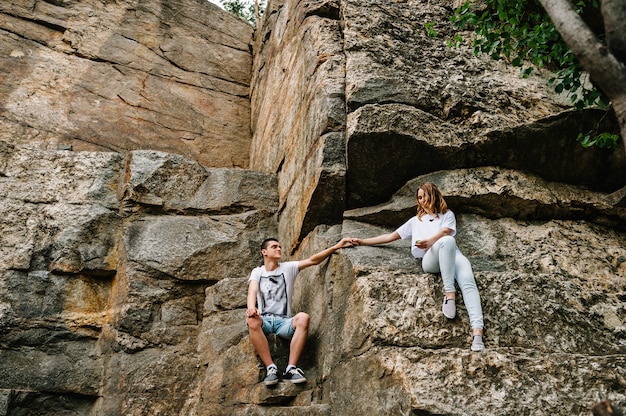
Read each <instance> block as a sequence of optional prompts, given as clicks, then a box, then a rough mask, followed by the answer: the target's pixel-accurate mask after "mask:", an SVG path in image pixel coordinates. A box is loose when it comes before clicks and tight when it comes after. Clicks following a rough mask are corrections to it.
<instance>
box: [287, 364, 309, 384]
mask: <svg viewBox="0 0 626 416" xmlns="http://www.w3.org/2000/svg"><path fill="white" fill-rule="evenodd" d="M283 380H285V381H290V382H292V383H293V384H300V383H304V382H305V381H306V378H305V377H304V373H303V372H302V370H300V369H299V368H297V367H295V368H292V369H291V370H289V371H287V372H286V373H285V374H283Z"/></svg>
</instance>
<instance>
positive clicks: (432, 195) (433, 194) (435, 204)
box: [415, 182, 448, 219]
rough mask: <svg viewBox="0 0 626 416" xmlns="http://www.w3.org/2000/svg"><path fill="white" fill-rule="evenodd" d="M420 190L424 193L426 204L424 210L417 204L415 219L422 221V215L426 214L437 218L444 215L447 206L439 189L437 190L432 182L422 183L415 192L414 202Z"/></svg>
mask: <svg viewBox="0 0 626 416" xmlns="http://www.w3.org/2000/svg"><path fill="white" fill-rule="evenodd" d="M420 189H421V190H422V191H424V197H425V198H426V203H425V204H424V206H425V208H423V207H422V205H421V204H420V203H419V202H418V203H417V218H419V219H422V217H423V216H424V214H427V213H428V212H430V213H432V214H434V215H435V217H439V214H445V213H446V212H447V211H448V204H446V200H445V199H443V195H442V194H441V192H440V191H439V188H437V185H435V184H434V183H432V182H424V183H423V184H422V185H421V186H420V187H418V188H417V190H416V191H415V200H416V201H417V197H418V195H419V191H420Z"/></svg>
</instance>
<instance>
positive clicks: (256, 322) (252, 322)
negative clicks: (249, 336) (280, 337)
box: [246, 316, 263, 331]
mask: <svg viewBox="0 0 626 416" xmlns="http://www.w3.org/2000/svg"><path fill="white" fill-rule="evenodd" d="M246 323H247V324H248V329H249V330H250V331H256V330H259V329H261V328H263V320H261V318H259V317H258V316H253V317H248V318H247V319H246Z"/></svg>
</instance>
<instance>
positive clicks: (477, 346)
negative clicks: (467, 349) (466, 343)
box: [472, 335, 485, 351]
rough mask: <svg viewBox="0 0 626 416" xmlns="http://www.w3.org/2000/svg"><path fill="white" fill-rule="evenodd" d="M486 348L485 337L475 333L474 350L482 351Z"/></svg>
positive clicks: (473, 338) (473, 339)
mask: <svg viewBox="0 0 626 416" xmlns="http://www.w3.org/2000/svg"><path fill="white" fill-rule="evenodd" d="M484 349H485V343H484V342H483V337H482V336H480V335H474V336H473V337H472V351H482V350H484Z"/></svg>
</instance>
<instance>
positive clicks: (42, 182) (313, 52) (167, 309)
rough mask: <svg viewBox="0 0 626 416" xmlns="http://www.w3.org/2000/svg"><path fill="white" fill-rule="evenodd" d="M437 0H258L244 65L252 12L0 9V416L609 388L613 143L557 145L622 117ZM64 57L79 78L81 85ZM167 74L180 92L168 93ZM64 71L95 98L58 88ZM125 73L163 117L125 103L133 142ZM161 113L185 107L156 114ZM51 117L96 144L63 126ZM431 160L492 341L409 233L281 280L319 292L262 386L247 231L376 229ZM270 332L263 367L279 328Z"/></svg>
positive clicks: (271, 407)
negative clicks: (484, 41)
mask: <svg viewBox="0 0 626 416" xmlns="http://www.w3.org/2000/svg"><path fill="white" fill-rule="evenodd" d="M180 6H186V7H180ZM198 7H200V9H198ZM198 10H201V11H206V14H204V13H199V12H198ZM157 11H163V12H162V13H161V12H157ZM450 12H451V9H450V8H449V6H448V5H447V3H445V2H444V3H442V2H440V1H437V0H430V1H413V0H407V1H396V2H388V1H376V0H374V1H368V2H361V1H355V0H343V1H328V0H327V1H324V0H321V1H308V0H307V1H297V0H293V1H292V0H285V1H270V4H269V5H268V6H267V11H266V14H265V17H264V19H263V22H262V25H261V27H260V28H259V30H258V31H257V32H256V36H255V44H254V52H255V61H254V65H253V66H252V68H253V69H252V74H250V73H249V72H250V71H249V70H244V69H245V68H250V67H251V66H250V65H251V62H250V61H249V59H250V57H251V54H250V52H249V50H248V49H247V48H248V47H249V45H250V44H251V29H250V28H249V26H247V25H245V24H244V23H243V22H241V21H239V20H236V19H234V18H233V17H232V16H230V15H228V14H226V13H225V12H221V11H219V10H217V9H216V8H214V7H213V6H212V5H210V4H208V3H206V4H205V3H191V2H189V3H185V2H183V3H181V2H175V1H173V0H167V1H163V2H160V1H156V2H150V1H149V2H142V3H141V4H140V3H136V4H135V3H130V2H128V1H123V2H100V3H97V4H96V3H93V4H91V3H89V2H87V3H85V2H73V1H66V2H54V3H46V2H36V3H32V4H26V3H20V2H17V3H16V2H12V3H10V4H4V5H2V6H0V13H2V14H0V27H1V28H2V30H4V31H5V34H6V35H7V36H4V37H2V40H0V48H1V49H2V50H3V51H4V52H3V54H2V56H1V57H0V59H2V61H1V62H2V67H3V68H7V69H8V70H7V71H6V72H5V74H6V75H5V76H6V77H7V79H9V81H10V82H7V83H3V84H2V85H4V88H5V90H4V91H5V93H4V95H2V97H6V98H3V102H2V110H1V111H2V112H1V113H0V123H1V124H0V126H1V127H0V135H1V136H0V214H1V215H2V218H3V222H2V233H0V242H1V244H0V334H1V336H0V375H1V376H2V377H0V380H2V381H1V382H0V415H20V414H38V415H59V414H80V415H111V416H113V415H122V414H123V415H129V416H139V415H153V414H162V415H181V416H183V415H184V416H190V415H196V416H220V415H224V416H226V415H228V416H231V415H259V416H266V415H284V414H288V415H346V414H374V415H379V414H381V415H382V414H384V415H468V414H469V415H510V414H528V415H544V414H551V415H568V416H571V415H581V416H582V415H589V413H590V410H589V409H590V408H591V406H593V405H594V404H595V403H596V402H598V401H600V400H604V399H606V400H610V401H611V402H613V403H614V404H615V405H616V406H618V407H621V408H626V382H625V381H624V380H626V372H625V368H626V362H625V361H626V202H625V201H626V187H625V185H626V183H625V182H624V177H626V176H625V175H624V173H626V152H625V151H624V149H619V151H617V152H612V153H611V152H606V151H599V150H583V149H582V148H580V147H579V146H578V144H577V143H576V142H575V136H576V134H577V132H578V131H580V130H582V129H588V128H590V127H591V126H595V125H597V123H599V122H602V123H607V124H606V125H608V126H610V125H611V123H614V120H612V119H611V118H610V117H607V116H605V115H604V114H602V113H600V112H598V111H595V110H587V111H582V112H574V111H572V110H571V109H569V108H568V107H567V105H566V101H564V100H563V97H558V96H554V95H552V94H550V93H549V92H547V90H546V89H545V85H544V81H545V79H544V78H543V74H541V73H538V75H536V76H534V77H531V78H529V79H522V78H519V76H518V73H517V69H512V68H508V67H507V66H506V65H504V64H503V63H494V62H493V61H490V60H488V59H487V58H484V57H474V56H473V55H472V53H471V51H470V50H469V49H467V48H460V49H449V48H447V47H446V46H445V36H446V35H450V34H451V33H452V28H451V27H450V26H449V23H448V17H449V14H450ZM178 19H180V20H178ZM174 21H176V22H178V23H179V24H180V27H179V26H175V27H174V25H173V22H174ZM15 22H18V23H21V24H19V25H18V24H16V23H15ZM209 22H210V23H209ZM216 22H217V23H216ZM427 22H434V23H435V26H434V28H435V29H436V31H437V32H438V33H439V34H440V35H439V36H438V37H437V38H431V37H429V36H427V34H426V32H425V30H424V29H423V28H424V24H425V23H427ZM79 23H80V24H79ZM218 23H219V24H218ZM214 24H215V25H216V26H215V27H216V28H215V29H211V28H210V27H211V26H212V25H214ZM218 28H219V29H218ZM181 31H182V32H181ZM167 33H170V34H173V33H176V36H169V35H168V36H169V37H168V36H166V34H167ZM79 34H81V35H82V36H78V35H79ZM228 38H230V39H228ZM63 39H66V40H63ZM131 40H132V41H131ZM140 40H141V41H140ZM109 42H113V43H112V44H111V45H113V46H115V47H112V48H102V47H101V46H102V45H105V44H109ZM205 42H208V43H209V44H213V43H212V42H215V44H214V48H212V47H208V46H207V43H205ZM73 45H76V46H73ZM132 45H134V46H135V48H133V47H132ZM140 45H144V46H145V47H146V49H144V46H140ZM234 45H240V46H241V47H239V46H234ZM96 46H97V47H96ZM31 47H32V49H31ZM72 48H74V49H72ZM189 48H191V49H189ZM198 48H199V49H198ZM70 49H71V50H70ZM29 50H32V51H33V52H34V53H35V57H31V55H29V54H28V53H27V51H29ZM96 51H98V53H100V51H101V53H102V54H103V55H97V54H96ZM213 51H216V52H215V55H212V53H213ZM226 51H231V52H233V54H234V55H238V56H240V58H236V57H235V56H234V55H233V57H232V59H222V58H223V57H224V56H225V55H224V54H226ZM234 51H238V52H237V53H235V52H234ZM104 52H106V54H104ZM240 54H241V55H240ZM46 56H53V57H54V59H52V58H51V59H50V60H48V61H42V60H41V59H42V57H46ZM246 56H247V58H246ZM183 58H184V59H183ZM246 59H248V61H246ZM66 61H71V62H74V61H76V62H81V63H82V64H83V65H88V66H89V68H90V70H89V71H87V72H86V73H89V74H91V75H93V76H92V77H88V78H85V77H83V78H80V77H79V79H80V83H77V84H72V82H71V80H72V77H68V74H70V73H73V72H72V71H73V70H76V68H75V67H71V66H70V63H71V62H70V63H68V62H66ZM183 62H184V64H183ZM235 62H236V63H237V65H235V67H232V68H231V67H230V64H231V63H233V64H234V63H235ZM246 62H247V63H246ZM46 63H48V64H49V65H46ZM246 65H248V66H246ZM47 67H49V68H51V69H50V71H51V72H46V70H45V68H47ZM70 68H74V69H72V70H70ZM35 69H36V70H38V71H39V72H37V71H35ZM62 69H63V70H62ZM31 71H33V72H31ZM78 73H79V74H81V72H80V71H79V72H78ZM20 74H21V75H20ZM33 74H38V75H37V76H35V75H33ZM52 74H57V75H56V78H54V76H53V75H52ZM82 74H84V72H83V73H82ZM97 74H100V75H97ZM111 74H115V77H111ZM120 74H121V75H120ZM129 74H131V75H132V76H133V77H135V78H132V77H131V78H128V77H127V76H130V75H129ZM137 74H141V76H140V77H139V79H141V81H142V82H144V83H143V84H142V85H143V87H142V89H141V90H136V89H134V87H133V86H134V85H136V82H139V81H137V79H138V78H136V75H137ZM96 75H97V76H96ZM120 76H123V79H121V78H116V77H120ZM246 77H247V78H246ZM20 79H23V80H24V81H23V83H22V84H20ZM53 79H54V80H56V82H57V84H51V83H50V82H51V80H53ZM111 79H113V80H114V82H113V83H112V84H111V85H109V84H108V83H107V82H108V81H110V80H111ZM246 79H248V80H249V81H246ZM14 81H15V82H14ZM27 81H28V82H27ZM118 81H119V83H118ZM33 82H34V84H33ZM171 83H174V84H173V85H175V87H174V86H173V85H172V84H171ZM206 83H209V84H211V87H206V85H207V84H206ZM248 83H249V85H250V86H251V89H250V91H249V94H250V102H249V103H248V101H247V98H246V96H247V94H248V90H247V85H248ZM70 84H71V85H70ZM95 84H98V85H100V87H98V88H95V87H94V85H95ZM150 85H152V87H149V86H150ZM218 85H219V86H218ZM43 86H46V88H44V87H43ZM122 87H123V88H122ZM127 87H130V88H127ZM144 87H145V88H144ZM0 88H2V87H0ZM171 88H174V89H178V88H180V89H183V90H186V89H187V88H189V89H192V90H194V92H193V93H190V94H181V95H178V96H177V97H178V98H179V99H180V100H181V101H180V102H179V101H176V100H172V99H171V97H172V95H170V93H171V91H173V90H172V89H171ZM1 91H2V90H0V94H2V93H1ZM28 91H32V93H31V94H30V95H29V93H28ZM133 91H134V92H133ZM150 91H152V92H154V93H151V92H150ZM163 91H166V92H165V93H164V92H163ZM186 91H188V90H186ZM216 91H220V94H222V93H223V94H225V95H220V96H219V97H217V98H216V95H215V92H216ZM16 94H18V95H16ZM19 94H21V95H19ZM81 94H95V95H98V97H101V98H98V99H102V100H104V99H105V98H106V97H109V96H110V97H113V98H112V99H111V101H106V102H107V103H108V104H107V105H106V106H105V108H104V109H101V110H94V109H93V108H91V107H90V106H85V105H82V104H81V105H80V106H77V107H76V111H74V110H72V111H69V107H71V106H73V105H78V104H80V103H81V100H82V99H83V98H81V97H83V95H81ZM135 94H137V95H136V96H135V98H137V99H139V98H138V97H141V100H145V102H142V103H140V105H139V107H141V108H143V110H141V111H144V110H153V111H154V112H155V115H154V118H153V119H149V118H146V117H143V116H140V117H139V118H138V119H137V122H138V123H144V122H145V123H147V124H150V123H151V124H152V125H153V127H151V128H146V129H139V130H137V131H139V132H140V133H137V137H138V138H136V139H129V137H131V136H132V137H135V136H134V135H133V134H134V133H133V134H131V135H127V134H125V133H123V130H124V129H127V128H129V127H128V118H127V117H134V116H135V115H136V114H138V113H133V111H139V109H138V108H137V109H135V110H133V109H132V108H130V107H132V106H133V105H136V104H132V102H133V101H132V99H131V98H129V97H131V96H134V95H135ZM142 94H143V95H142ZM18 96H19V97H24V98H23V100H22V99H20V100H15V99H14V98H15V97H18ZM90 96H91V95H90ZM115 97H117V98H115ZM233 97H234V98H233ZM92 98H93V97H92ZM231 99H232V100H231ZM104 102H105V101H103V103H104ZM198 102H203V103H211V105H214V106H216V108H217V109H219V110H220V111H226V112H227V113H229V114H230V115H232V117H233V118H232V119H231V118H229V117H230V116H229V115H224V113H220V112H218V113H215V112H213V110H210V106H207V107H204V106H203V105H200V106H197V105H196V104H197V103H198ZM75 103H76V104H75ZM148 103H149V105H148ZM176 103H179V104H176ZM229 103H235V104H236V105H235V106H238V105H239V104H241V106H242V107H246V108H247V110H244V111H242V112H241V113H239V112H237V111H235V110H232V107H230V104H229ZM146 106H148V107H149V108H148V107H146ZM113 107H115V108H116V109H115V111H112V110H111V111H109V110H110V109H111V108H113ZM185 108H186V109H190V108H193V109H194V110H197V111H200V110H198V108H200V109H204V110H202V111H204V112H202V113H201V114H199V113H193V115H192V116H189V115H188V114H187V113H186V111H183V110H180V112H178V111H179V109H185ZM65 109H68V110H67V111H66V110H65ZM156 109H159V110H158V111H157V110H156ZM166 110H167V111H170V112H176V114H174V117H173V118H168V117H163V116H162V115H156V113H159V112H160V111H166ZM231 110H232V111H231ZM215 111H217V110H215ZM246 111H247V112H248V113H246ZM183 113H185V114H187V115H183ZM235 113H237V115H233V114H235ZM128 114H134V115H132V116H128ZM142 114H143V113H142ZM159 114H160V113H159ZM246 114H248V115H246ZM144 115H145V114H144ZM68 117H69V118H71V125H72V126H79V127H81V126H82V127H81V129H83V130H81V131H88V130H87V129H91V130H89V131H95V132H97V133H98V134H99V135H100V136H99V139H98V140H97V143H95V144H93V145H92V144H89V145H88V144H86V143H87V141H86V140H85V139H84V137H87V135H86V134H81V136H80V137H79V139H80V140H76V141H69V142H68V141H67V139H68V137H72V136H71V135H69V136H64V134H65V133H64V132H65V131H66V130H64V129H66V128H67V126H69V125H70V124H67V123H66V120H67V119H68ZM246 117H247V118H248V119H246ZM172 120H175V121H172ZM233 120H239V121H241V120H243V121H241V122H239V121H233ZM231 121H233V123H231ZM96 122H97V123H99V125H102V126H103V127H102V128H100V127H98V128H95V127H93V125H94V123H96ZM248 122H249V123H251V124H247V123H248ZM63 123H66V124H63ZM194 123H207V124H206V125H205V126H204V127H202V128H201V129H200V130H201V131H202V132H203V133H202V135H206V136H203V138H202V139H201V140H200V141H201V142H202V143H204V144H202V146H199V147H198V148H197V149H194V148H192V147H188V146H187V145H188V143H187V142H184V141H183V142H181V141H178V140H179V139H180V137H179V136H177V134H178V133H176V134H175V135H174V136H175V140H170V139H171V138H172V137H174V136H171V135H170V133H171V132H172V131H177V132H180V127H181V126H184V129H183V130H185V129H191V128H193V129H195V127H193V126H195V124H194ZM114 125H115V126H116V127H121V129H118V130H113V128H112V127H111V129H110V130H109V127H107V126H114ZM244 125H246V126H250V125H251V126H252V131H253V134H252V136H253V137H252V139H250V133H249V132H248V133H245V134H244V133H243V132H244V130H245V128H243V127H242V126H244ZM237 126H238V127H237ZM246 128H249V127H246ZM200 130H198V131H200ZM185 131H187V130H185ZM194 131H196V130H194ZM120 132H121V133H120ZM246 134H248V136H246ZM211 135H215V137H213V136H211ZM242 138H244V139H242ZM128 140H131V141H132V140H139V141H142V142H141V143H139V142H137V143H135V142H133V143H132V144H129V143H130V142H129V141H128ZM143 140H145V141H143ZM186 143H187V144H186ZM57 145H58V146H57ZM68 145H71V146H72V148H73V149H74V151H70V150H60V149H68V148H69V146H68ZM249 145H250V146H249ZM213 146H215V147H213ZM222 146H225V147H222ZM57 147H59V148H57ZM136 148H142V149H145V148H148V149H145V150H133V149H136ZM102 149H114V150H116V151H115V152H111V151H102ZM79 150H89V151H79ZM93 150H97V151H93ZM225 155H226V156H225ZM222 157H225V158H222ZM227 159H228V160H230V162H226V160H227ZM235 159H236V160H237V161H238V162H233V160H235ZM248 160H249V161H250V162H249V163H250V166H251V168H252V169H242V168H241V167H245V166H247V164H248V162H247V161H248ZM217 161H220V162H219V163H218V162H217ZM207 166H212V167H207ZM426 180H429V181H433V182H435V183H437V184H438V185H439V186H440V187H441V189H442V190H443V192H444V194H445V196H446V199H447V201H448V203H449V205H450V207H451V208H452V209H453V210H454V212H455V213H456V215H457V219H458V225H459V232H458V236H457V242H458V244H459V246H460V248H461V250H463V252H464V254H466V256H467V257H468V258H469V259H470V261H471V263H472V265H473V268H474V272H475V275H476V278H477V282H478V286H479V290H480V293H481V297H482V305H483V310H484V313H485V324H486V326H485V343H486V347H487V349H486V350H485V351H483V352H481V353H472V352H471V351H470V350H469V343H470V329H469V322H468V317H467V312H466V310H465V307H464V306H463V303H462V301H460V302H459V303H458V304H459V308H458V317H457V318H456V319H454V320H452V321H448V320H446V319H445V318H444V317H443V315H442V313H441V298H442V283H441V279H440V277H439V276H438V275H434V274H429V273H424V271H423V270H422V269H421V266H420V263H419V261H415V260H414V259H413V258H412V257H411V256H410V254H409V247H408V246H407V244H406V243H405V242H402V241H398V242H394V243H393V244H389V245H386V246H380V247H357V248H349V249H342V250H341V251H339V252H338V253H336V254H334V255H333V256H331V257H330V258H329V259H328V260H326V261H324V262H323V263H322V264H320V265H319V266H316V267H312V268H309V269H306V270H304V271H303V272H302V273H300V275H299V277H298V280H297V284H296V288H295V299H294V307H293V309H294V311H300V310H303V311H307V312H309V313H310V315H311V327H310V331H309V336H308V340H307V348H306V351H305V354H304V356H303V357H302V359H301V362H300V366H301V367H302V368H303V369H304V371H305V373H306V376H307V379H308V381H307V383H305V384H304V385H301V386H296V385H292V384H290V383H283V382H281V383H279V384H278V385H277V386H276V387H275V388H267V387H265V386H264V385H263V384H262V383H259V381H260V380H261V379H262V377H263V376H264V369H263V368H262V366H260V362H259V360H258V359H257V357H256V356H255V353H254V350H253V348H252V346H251V344H250V341H249V339H248V333H247V328H246V326H245V320H244V316H245V305H246V290H247V276H248V274H249V272H250V270H251V269H252V268H253V267H254V266H256V265H258V264H259V262H260V256H259V244H260V242H261V241H262V240H263V239H264V238H265V237H268V236H277V237H279V238H280V239H281V241H282V242H283V246H284V247H285V248H287V250H285V253H284V254H285V259H294V258H296V259H297V258H304V257H307V256H309V255H311V254H313V253H315V252H318V251H320V250H322V249H324V248H326V247H328V246H329V245H331V244H334V243H335V242H336V241H338V240H339V239H340V238H341V237H342V236H355V237H367V236H372V235H377V234H379V233H383V232H390V231H392V230H394V229H395V228H396V227H398V226H399V225H400V224H402V222H404V221H405V220H406V219H408V218H409V217H410V216H411V215H413V214H414V209H415V208H414V204H415V200H414V193H415V188H416V186H417V184H418V183H421V182H423V181H426ZM460 299H461V300H462V298H460ZM270 341H271V348H272V352H273V355H274V356H275V358H276V362H277V363H278V364H279V366H280V367H281V370H282V369H283V367H284V366H285V364H286V362H285V359H286V355H287V351H288V344H287V343H285V342H283V341H281V340H280V339H276V338H274V337H272V338H271V339H270Z"/></svg>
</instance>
